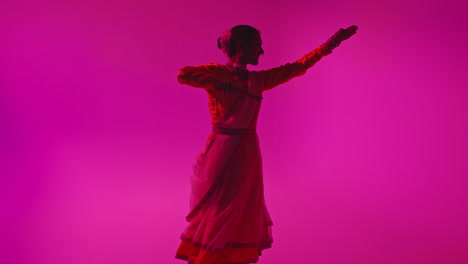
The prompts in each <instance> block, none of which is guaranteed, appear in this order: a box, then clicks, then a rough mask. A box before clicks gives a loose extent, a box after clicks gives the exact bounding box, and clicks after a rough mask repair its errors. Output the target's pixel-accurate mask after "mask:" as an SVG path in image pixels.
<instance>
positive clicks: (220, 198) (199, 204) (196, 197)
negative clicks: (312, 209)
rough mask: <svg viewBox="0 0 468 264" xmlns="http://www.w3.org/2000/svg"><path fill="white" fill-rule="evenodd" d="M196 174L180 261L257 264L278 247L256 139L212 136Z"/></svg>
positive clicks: (250, 137)
mask: <svg viewBox="0 0 468 264" xmlns="http://www.w3.org/2000/svg"><path fill="white" fill-rule="evenodd" d="M193 169H194V170H193V175H192V177H191V184H192V186H191V187H192V193H191V198H190V213H189V214H188V216H187V221H188V226H187V228H186V229H185V231H184V232H183V233H182V235H181V239H182V241H181V244H180V246H179V248H178V250H177V253H176V258H179V259H183V260H187V261H189V263H196V264H221V263H230V264H231V263H232V264H233V263H256V262H257V261H258V257H259V256H260V255H261V253H262V250H264V249H266V248H269V247H271V244H272V242H273V240H272V235H271V226H272V224H273V223H272V221H271V218H270V216H269V213H268V210H267V207H266V205H265V200H264V192H263V172H262V160H261V154H260V149H259V142H258V137H257V134H248V135H225V134H219V133H214V132H212V133H211V134H210V135H209V137H208V140H207V144H206V146H205V149H204V150H203V151H202V153H200V155H199V156H198V159H197V161H196V163H195V164H194V166H193Z"/></svg>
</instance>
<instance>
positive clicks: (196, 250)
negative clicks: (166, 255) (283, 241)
mask: <svg viewBox="0 0 468 264" xmlns="http://www.w3.org/2000/svg"><path fill="white" fill-rule="evenodd" d="M181 238H182V242H181V243H180V245H179V248H178V249H177V253H176V258H177V259H181V260H186V261H188V264H221V263H223V264H248V263H257V262H258V258H259V256H261V255H262V250H264V249H267V248H271V242H269V243H265V244H263V245H255V244H239V243H228V244H226V247H224V248H222V249H221V248H220V249H214V248H210V247H207V246H205V245H202V244H201V243H198V242H194V241H191V240H190V239H188V238H183V237H181ZM249 246H253V247H249Z"/></svg>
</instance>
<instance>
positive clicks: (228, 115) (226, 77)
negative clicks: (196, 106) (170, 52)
mask: <svg viewBox="0 0 468 264" xmlns="http://www.w3.org/2000/svg"><path fill="white" fill-rule="evenodd" d="M328 53H330V51H329V50H327V49H325V48H323V47H319V48H317V49H315V50H314V51H312V52H310V53H308V54H306V55H305V56H304V57H303V58H301V59H299V60H298V61H296V62H294V63H291V64H286V65H283V66H280V67H277V68H273V69H271V70H267V71H242V70H236V69H230V68H228V67H226V66H223V65H219V64H215V63H211V64H207V65H201V66H197V67H185V68H183V69H181V71H180V72H179V75H178V79H179V82H181V83H184V84H189V85H191V86H194V87H200V88H204V89H206V90H207V92H208V96H209V102H210V104H209V107H210V113H211V115H212V122H213V124H214V129H213V132H211V133H210V135H209V136H208V140H207V143H206V145H205V148H204V150H203V151H202V152H201V153H200V154H199V156H198V158H197V160H196V162H195V164H194V165H193V175H192V176H191V179H190V180H191V196H190V212H189V214H188V215H187V217H186V220H187V222H188V226H187V227H186V229H185V230H184V232H183V233H182V235H181V240H182V241H181V244H180V245H179V248H178V249H177V253H176V258H179V259H183V260H187V261H189V263H193V264H222V263H225V264H227V263H229V264H234V263H256V262H257V261H258V258H259V256H261V254H262V251H263V250H264V249H266V248H270V247H271V245H272V242H273V238H272V233H271V226H272V225H273V223H272V221H271V218H270V215H269V213H268V209H267V207H266V204H265V199H264V189H263V172H262V158H261V153H260V148H259V141H258V137H257V134H256V133H255V129H256V125H257V118H258V114H259V111H260V106H261V99H262V92H263V91H265V90H268V89H271V88H273V87H275V86H276V85H279V84H281V83H284V82H286V81H288V80H289V79H291V78H293V77H296V76H299V75H302V74H304V73H305V71H306V70H307V69H308V68H310V67H311V66H312V65H313V64H314V63H315V62H317V61H318V60H319V59H320V58H321V57H322V56H324V55H326V54H328Z"/></svg>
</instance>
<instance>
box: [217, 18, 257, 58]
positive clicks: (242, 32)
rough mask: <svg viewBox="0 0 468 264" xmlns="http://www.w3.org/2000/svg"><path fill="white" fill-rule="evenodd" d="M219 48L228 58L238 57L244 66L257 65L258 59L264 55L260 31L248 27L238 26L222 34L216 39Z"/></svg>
mask: <svg viewBox="0 0 468 264" xmlns="http://www.w3.org/2000/svg"><path fill="white" fill-rule="evenodd" d="M218 48H220V49H221V50H222V51H223V52H224V53H225V54H226V55H228V56H229V57H230V58H231V57H234V56H238V57H240V59H241V60H243V61H244V62H245V63H246V64H253V65H257V64H258V57H259V56H260V55H261V54H263V53H264V51H263V49H262V40H261V38H260V31H258V30H257V29H256V28H254V27H251V26H248V25H238V26H235V27H233V28H232V29H231V30H228V31H226V32H224V33H223V34H222V35H221V37H219V38H218Z"/></svg>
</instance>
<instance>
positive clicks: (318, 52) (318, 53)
mask: <svg viewBox="0 0 468 264" xmlns="http://www.w3.org/2000/svg"><path fill="white" fill-rule="evenodd" d="M356 30H357V26H351V27H349V28H347V29H342V28H341V29H340V30H338V31H337V32H336V33H335V34H334V35H333V36H332V37H331V38H330V39H328V41H327V42H325V43H324V44H322V45H320V46H318V47H317V48H316V49H314V50H313V51H311V52H309V53H307V54H306V55H304V56H303V57H302V58H300V59H298V60H297V61H295V62H293V63H288V64H285V65H282V66H279V67H276V68H273V69H270V70H265V71H259V72H258V74H259V79H260V82H261V83H262V89H263V90H264V91H265V90H269V89H272V88H274V87H275V86H277V85H280V84H282V83H285V82H287V81H289V80H291V79H292V78H294V77H297V76H301V75H303V74H305V73H306V71H307V69H309V68H310V67H312V66H313V65H314V64H315V63H317V62H318V61H319V60H320V59H321V58H322V57H324V56H326V55H328V54H330V53H331V52H332V50H333V49H334V48H336V47H338V46H339V45H340V43H341V42H342V41H343V40H346V39H348V38H350V37H351V36H352V35H354V34H356Z"/></svg>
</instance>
